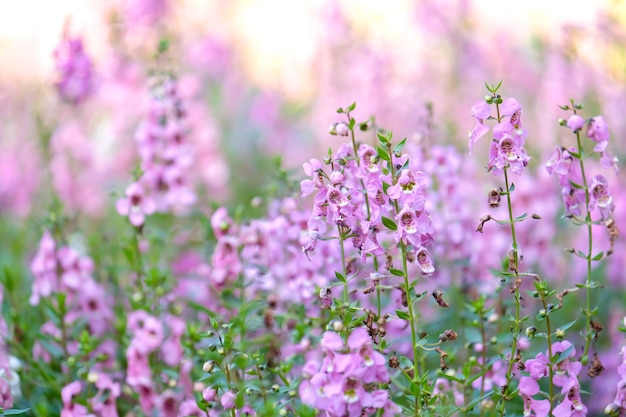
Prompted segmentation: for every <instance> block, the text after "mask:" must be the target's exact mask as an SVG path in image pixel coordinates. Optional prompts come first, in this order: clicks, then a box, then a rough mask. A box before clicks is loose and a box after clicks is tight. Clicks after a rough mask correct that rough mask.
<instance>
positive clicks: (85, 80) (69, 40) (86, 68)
mask: <svg viewBox="0 0 626 417" xmlns="http://www.w3.org/2000/svg"><path fill="white" fill-rule="evenodd" d="M54 58H55V69H56V71H57V75H56V76H57V80H56V81H55V83H54V86H55V87H56V89H57V92H58V93H59V96H61V98H62V99H63V100H64V101H67V102H69V103H71V104H79V103H80V102H82V101H84V100H85V99H86V98H87V97H88V96H89V95H90V94H91V92H92V89H93V74H92V64H91V59H90V58H89V57H88V56H87V54H86V53H85V50H84V47H83V41H82V39H81V38H79V37H76V38H73V37H71V36H70V35H69V34H68V33H64V35H63V39H62V40H61V43H60V44H59V46H58V47H57V48H56V49H55V51H54Z"/></svg>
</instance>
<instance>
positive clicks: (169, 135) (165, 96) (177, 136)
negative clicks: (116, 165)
mask: <svg viewBox="0 0 626 417" xmlns="http://www.w3.org/2000/svg"><path fill="white" fill-rule="evenodd" d="M186 134H187V128H186V124H185V107H184V105H183V103H182V101H181V99H180V98H179V97H178V94H177V92H176V82H175V80H173V79H171V78H167V79H165V80H163V81H162V82H160V83H159V84H158V85H157V86H156V87H154V88H153V90H152V95H151V98H150V102H149V109H148V116H147V118H146V119H145V120H144V121H143V123H142V124H141V125H140V126H139V128H138V130H137V132H136V134H135V140H136V142H137V147H138V151H139V155H140V157H141V171H142V175H141V177H140V178H139V179H138V181H137V182H136V183H133V184H131V185H130V186H129V187H128V188H127V189H126V193H125V194H126V196H125V197H124V198H122V199H120V200H119V201H118V203H117V206H116V208H117V211H118V213H119V214H120V215H122V216H128V218H129V220H130V221H131V223H132V224H133V225H135V226H140V225H142V224H143V221H144V217H145V215H149V214H152V213H153V212H154V211H159V212H169V211H173V212H174V213H180V212H183V211H185V210H186V209H187V208H188V207H189V206H191V205H192V204H193V203H195V201H196V195H195V193H194V191H193V189H192V186H191V185H190V183H189V178H188V170H189V168H190V167H191V164H192V162H193V150H192V148H191V146H190V144H189V143H188V141H187V140H186V137H185V136H186Z"/></svg>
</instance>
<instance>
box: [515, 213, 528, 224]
mask: <svg viewBox="0 0 626 417" xmlns="http://www.w3.org/2000/svg"><path fill="white" fill-rule="evenodd" d="M527 216H528V213H524V214H522V215H521V216H517V217H516V218H515V221H516V222H521V221H522V220H524V219H525V218H526V217H527Z"/></svg>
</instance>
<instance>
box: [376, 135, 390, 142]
mask: <svg viewBox="0 0 626 417" xmlns="http://www.w3.org/2000/svg"><path fill="white" fill-rule="evenodd" d="M376 137H378V140H379V141H380V142H381V143H383V144H385V145H386V144H387V143H389V139H387V136H385V135H383V134H382V133H380V132H376Z"/></svg>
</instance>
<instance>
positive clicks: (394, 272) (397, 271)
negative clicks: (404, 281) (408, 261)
mask: <svg viewBox="0 0 626 417" xmlns="http://www.w3.org/2000/svg"><path fill="white" fill-rule="evenodd" d="M389 272H391V275H395V276H397V277H403V276H404V272H403V271H402V270H400V269H395V268H391V269H390V270H389Z"/></svg>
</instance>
